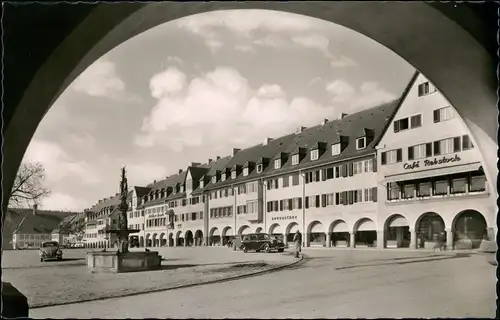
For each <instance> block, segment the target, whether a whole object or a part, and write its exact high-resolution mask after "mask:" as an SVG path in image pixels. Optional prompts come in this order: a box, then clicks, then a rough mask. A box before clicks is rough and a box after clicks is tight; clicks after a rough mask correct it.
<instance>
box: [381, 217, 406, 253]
mask: <svg viewBox="0 0 500 320" xmlns="http://www.w3.org/2000/svg"><path fill="white" fill-rule="evenodd" d="M410 240H411V235H410V224H409V222H408V219H406V217H405V216H403V215H402V214H398V213H396V214H393V215H391V216H389V217H388V218H387V219H386V221H385V223H384V248H409V247H410ZM380 241H382V239H380Z"/></svg>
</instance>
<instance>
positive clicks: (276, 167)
mask: <svg viewBox="0 0 500 320" xmlns="http://www.w3.org/2000/svg"><path fill="white" fill-rule="evenodd" d="M279 168H281V159H276V160H274V169H279Z"/></svg>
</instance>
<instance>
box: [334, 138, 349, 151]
mask: <svg viewBox="0 0 500 320" xmlns="http://www.w3.org/2000/svg"><path fill="white" fill-rule="evenodd" d="M348 145H349V137H348V136H345V135H337V136H336V137H335V139H333V141H332V145H331V148H332V156H337V155H339V154H341V153H342V152H343V151H344V150H345V148H347V146H348Z"/></svg>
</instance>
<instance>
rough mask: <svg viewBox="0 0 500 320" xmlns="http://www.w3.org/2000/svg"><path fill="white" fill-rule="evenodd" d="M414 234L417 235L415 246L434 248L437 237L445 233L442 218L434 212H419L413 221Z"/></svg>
mask: <svg viewBox="0 0 500 320" xmlns="http://www.w3.org/2000/svg"><path fill="white" fill-rule="evenodd" d="M415 234H416V236H417V248H425V249H432V248H434V247H435V246H436V245H437V243H438V241H439V237H440V236H443V235H445V234H446V233H445V223H444V220H443V218H442V217H441V216H440V215H439V214H438V213H436V212H425V213H423V214H421V215H420V217H418V219H417V221H416V223H415Z"/></svg>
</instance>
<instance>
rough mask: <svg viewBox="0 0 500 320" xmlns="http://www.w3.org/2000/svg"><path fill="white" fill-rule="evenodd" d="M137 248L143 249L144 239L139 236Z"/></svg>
mask: <svg viewBox="0 0 500 320" xmlns="http://www.w3.org/2000/svg"><path fill="white" fill-rule="evenodd" d="M139 247H141V248H142V247H144V237H143V236H140V237H139Z"/></svg>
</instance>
